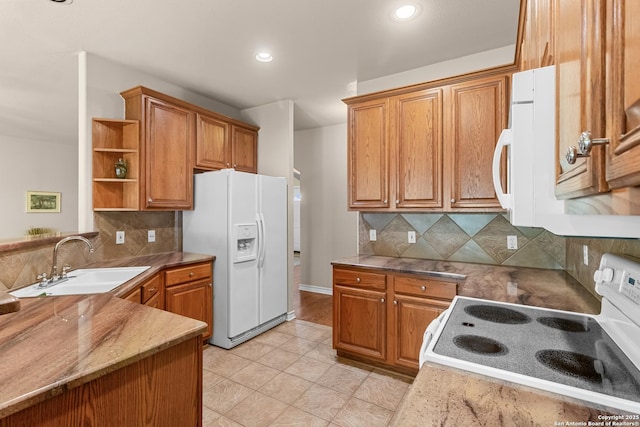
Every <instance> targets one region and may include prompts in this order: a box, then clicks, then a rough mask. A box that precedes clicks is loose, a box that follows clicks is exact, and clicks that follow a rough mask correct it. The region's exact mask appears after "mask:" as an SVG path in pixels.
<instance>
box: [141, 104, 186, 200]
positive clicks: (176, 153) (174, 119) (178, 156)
mask: <svg viewBox="0 0 640 427" xmlns="http://www.w3.org/2000/svg"><path fill="white" fill-rule="evenodd" d="M145 114H146V124H145V126H146V130H145V131H146V132H145V135H146V137H145V145H144V147H145V153H144V159H145V178H146V179H145V185H144V189H145V197H144V198H143V203H144V205H143V206H144V208H146V209H191V208H192V207H193V193H192V187H193V184H192V182H193V178H192V174H193V171H192V164H193V163H192V159H191V151H192V147H193V145H194V143H195V140H194V137H195V133H194V129H193V128H194V115H193V112H192V111H190V110H188V109H185V108H181V107H178V106H175V105H171V104H169V103H164V102H161V101H159V100H156V99H154V98H151V97H147V98H146V109H145Z"/></svg>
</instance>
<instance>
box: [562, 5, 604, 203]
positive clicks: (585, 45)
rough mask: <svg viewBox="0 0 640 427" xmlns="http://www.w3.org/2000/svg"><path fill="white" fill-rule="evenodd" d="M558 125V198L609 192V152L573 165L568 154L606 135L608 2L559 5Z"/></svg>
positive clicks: (597, 149)
mask: <svg viewBox="0 0 640 427" xmlns="http://www.w3.org/2000/svg"><path fill="white" fill-rule="evenodd" d="M555 7H556V25H555V28H556V84H557V88H556V99H557V103H556V105H557V111H556V124H557V126H556V127H557V129H556V132H557V144H556V146H557V149H558V152H557V158H558V177H557V182H556V196H557V197H559V198H564V199H567V198H573V197H580V196H586V195H589V194H596V193H599V192H602V191H606V190H607V186H606V182H605V175H604V160H605V158H604V147H595V148H594V149H593V151H592V155H591V156H590V157H585V158H578V159H577V160H576V162H575V163H574V164H570V163H568V161H567V160H566V153H567V151H568V150H569V147H571V146H577V145H578V138H579V136H580V133H581V132H583V131H590V132H591V133H592V134H593V136H594V137H595V138H602V137H603V136H604V131H605V126H604V125H605V122H604V113H605V111H604V107H605V106H604V99H605V92H604V89H605V85H604V82H605V74H604V72H605V69H604V35H605V32H604V24H605V20H604V18H605V11H604V8H605V2H600V1H599V0H585V1H558V0H557V1H555Z"/></svg>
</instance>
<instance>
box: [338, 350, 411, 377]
mask: <svg viewBox="0 0 640 427" xmlns="http://www.w3.org/2000/svg"><path fill="white" fill-rule="evenodd" d="M336 354H337V355H338V357H342V358H344V359H349V360H355V361H356V362H360V363H364V364H366V365H370V366H375V367H377V368H382V369H386V370H388V371H393V372H397V373H399V374H403V375H409V376H411V377H415V376H416V375H417V374H418V369H417V368H415V369H414V368H406V367H404V366H397V365H390V364H388V363H382V362H376V361H375V360H372V359H371V358H368V357H363V356H359V355H357V354H355V353H349V352H348V351H342V350H336Z"/></svg>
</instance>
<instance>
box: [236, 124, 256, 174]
mask: <svg viewBox="0 0 640 427" xmlns="http://www.w3.org/2000/svg"><path fill="white" fill-rule="evenodd" d="M231 133H232V137H231V141H232V142H231V160H232V167H233V168H234V169H235V170H237V171H241V172H250V173H257V172H258V134H257V133H256V132H254V131H252V130H250V129H244V128H241V127H238V126H232V127H231Z"/></svg>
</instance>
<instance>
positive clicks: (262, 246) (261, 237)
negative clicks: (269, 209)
mask: <svg viewBox="0 0 640 427" xmlns="http://www.w3.org/2000/svg"><path fill="white" fill-rule="evenodd" d="M265 239H266V236H265V232H264V215H263V214H262V212H260V213H259V214H258V268H262V266H263V265H264V255H265V251H266V240H265Z"/></svg>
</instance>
